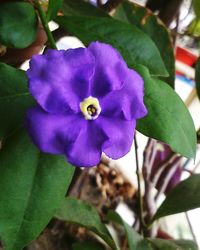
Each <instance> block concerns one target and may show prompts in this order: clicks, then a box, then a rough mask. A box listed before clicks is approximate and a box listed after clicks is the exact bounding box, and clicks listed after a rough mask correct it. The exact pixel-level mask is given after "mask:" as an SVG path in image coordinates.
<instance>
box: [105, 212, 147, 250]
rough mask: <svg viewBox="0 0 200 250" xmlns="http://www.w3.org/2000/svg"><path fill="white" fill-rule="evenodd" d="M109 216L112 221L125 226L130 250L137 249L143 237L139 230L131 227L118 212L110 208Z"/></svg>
mask: <svg viewBox="0 0 200 250" xmlns="http://www.w3.org/2000/svg"><path fill="white" fill-rule="evenodd" d="M107 218H108V219H109V220H111V221H114V222H117V223H118V224H120V225H122V226H123V227H124V230H125V233H126V236H127V240H128V246H129V250H136V246H137V243H138V242H139V241H140V240H141V239H142V237H141V236H140V235H139V234H138V233H137V232H135V231H134V230H133V228H132V227H130V226H129V225H128V224H127V223H126V222H125V221H124V220H123V219H122V218H121V217H120V215H119V214H117V213H116V212H114V211H112V210H110V211H109V212H108V215H107Z"/></svg>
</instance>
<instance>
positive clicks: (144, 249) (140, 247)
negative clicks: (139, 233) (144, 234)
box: [136, 239, 159, 250]
mask: <svg viewBox="0 0 200 250" xmlns="http://www.w3.org/2000/svg"><path fill="white" fill-rule="evenodd" d="M136 250H159V249H157V248H156V249H154V247H153V246H152V244H151V243H150V242H149V241H148V240H147V239H144V240H141V241H140V242H138V244H137V248H136Z"/></svg>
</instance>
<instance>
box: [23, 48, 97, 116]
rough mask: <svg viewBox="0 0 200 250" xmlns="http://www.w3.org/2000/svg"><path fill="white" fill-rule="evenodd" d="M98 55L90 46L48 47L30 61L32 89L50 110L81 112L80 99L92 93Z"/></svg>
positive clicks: (41, 102)
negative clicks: (92, 79)
mask: <svg viewBox="0 0 200 250" xmlns="http://www.w3.org/2000/svg"><path fill="white" fill-rule="evenodd" d="M93 73H94V56H93V55H92V54H91V53H90V51H89V50H88V49H84V48H78V49H69V50H67V51H64V50H60V51H58V50H48V51H47V52H46V54H44V55H36V56H33V58H32V59H31V61H30V69H29V70H28V71H27V75H28V78H29V90H30V92H31V94H32V95H33V96H34V97H35V99H36V100H37V102H38V103H39V104H40V105H41V106H42V108H43V109H45V110H46V111H48V112H50V113H63V112H66V111H67V112H68V110H69V109H72V110H74V111H75V112H79V103H80V101H81V100H83V99H84V98H86V97H88V96H89V89H90V80H91V77H92V76H93Z"/></svg>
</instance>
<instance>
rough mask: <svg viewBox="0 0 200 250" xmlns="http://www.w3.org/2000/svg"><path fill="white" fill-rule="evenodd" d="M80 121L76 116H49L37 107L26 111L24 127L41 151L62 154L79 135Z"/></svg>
mask: <svg viewBox="0 0 200 250" xmlns="http://www.w3.org/2000/svg"><path fill="white" fill-rule="evenodd" d="M82 121H83V122H84V120H83V119H80V117H79V116H78V115H74V114H73V115H70V114H69V115H54V114H49V113H47V112H46V111H44V110H43V109H41V108H40V107H39V106H37V107H34V108H32V109H30V110H28V113H27V119H26V127H27V129H28V132H29V135H30V136H31V138H32V140H33V142H34V143H35V144H36V146H37V147H38V148H39V149H40V150H41V151H43V152H46V153H51V154H64V153H65V149H66V147H67V146H68V147H69V146H70V145H71V143H73V142H74V141H75V138H76V137H77V136H78V134H79V133H80V129H81V127H82V123H81V122H82Z"/></svg>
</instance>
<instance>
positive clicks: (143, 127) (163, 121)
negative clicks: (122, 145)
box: [135, 66, 196, 158]
mask: <svg viewBox="0 0 200 250" xmlns="http://www.w3.org/2000/svg"><path fill="white" fill-rule="evenodd" d="M135 69H136V71H138V73H139V74H140V75H141V76H142V77H143V79H144V84H145V97H144V102H145V105H146V107H147V110H148V114H147V116H145V117H144V118H142V119H139V120H138V121H137V130H138V131H140V132H141V133H142V134H144V135H146V136H148V137H151V138H154V139H157V140H160V141H162V142H165V143H167V144H168V145H169V146H170V147H171V148H172V149H173V151H175V152H177V153H180V154H181V155H183V156H185V157H188V158H191V157H195V154H196V131H195V127H194V123H193V120H192V117H191V115H190V113H189V111H188V109H187V107H186V106H185V104H184V103H183V101H182V100H181V98H180V97H179V96H178V95H177V94H176V93H175V92H174V90H173V89H172V88H171V87H169V86H168V85H167V84H166V83H164V82H162V81H161V80H158V79H154V78H152V77H151V76H150V74H149V72H148V70H147V69H146V68H145V67H143V66H137V67H136V68H135Z"/></svg>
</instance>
